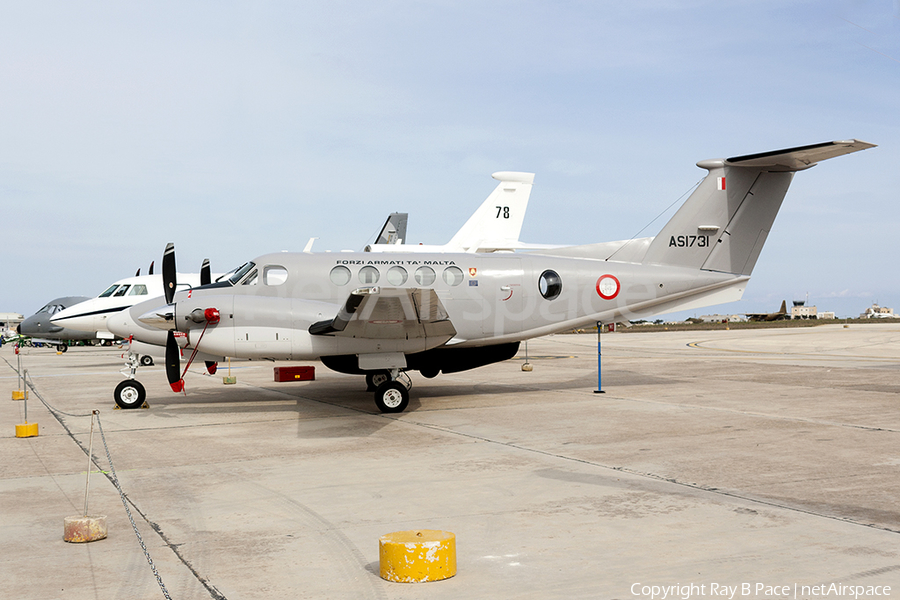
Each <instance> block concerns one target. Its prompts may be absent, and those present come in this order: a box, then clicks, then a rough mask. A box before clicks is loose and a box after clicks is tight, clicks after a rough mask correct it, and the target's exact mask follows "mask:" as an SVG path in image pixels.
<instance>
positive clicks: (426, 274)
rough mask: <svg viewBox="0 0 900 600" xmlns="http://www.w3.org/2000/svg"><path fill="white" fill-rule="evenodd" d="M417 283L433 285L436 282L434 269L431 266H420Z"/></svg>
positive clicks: (417, 270)
mask: <svg viewBox="0 0 900 600" xmlns="http://www.w3.org/2000/svg"><path fill="white" fill-rule="evenodd" d="M416 283H418V284H419V285H431V284H432V283H434V269H432V268H431V267H419V268H418V269H416Z"/></svg>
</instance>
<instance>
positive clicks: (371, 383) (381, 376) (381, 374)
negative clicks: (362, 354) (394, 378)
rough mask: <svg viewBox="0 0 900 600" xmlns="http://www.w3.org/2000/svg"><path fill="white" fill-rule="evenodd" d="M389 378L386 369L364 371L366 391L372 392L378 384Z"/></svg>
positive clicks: (389, 375)
mask: <svg viewBox="0 0 900 600" xmlns="http://www.w3.org/2000/svg"><path fill="white" fill-rule="evenodd" d="M390 380H391V374H390V373H388V372H387V371H375V372H373V373H366V391H367V392H374V391H375V390H377V389H378V386H379V385H381V384H382V383H384V382H386V381H390Z"/></svg>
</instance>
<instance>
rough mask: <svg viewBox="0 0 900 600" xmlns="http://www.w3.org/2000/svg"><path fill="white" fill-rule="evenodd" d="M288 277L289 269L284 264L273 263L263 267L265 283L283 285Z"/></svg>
mask: <svg viewBox="0 0 900 600" xmlns="http://www.w3.org/2000/svg"><path fill="white" fill-rule="evenodd" d="M287 277H288V272H287V269H285V268H284V267H282V266H278V265H271V266H268V267H266V268H265V269H263V283H265V284H266V285H281V284H282V283H284V282H285V281H287Z"/></svg>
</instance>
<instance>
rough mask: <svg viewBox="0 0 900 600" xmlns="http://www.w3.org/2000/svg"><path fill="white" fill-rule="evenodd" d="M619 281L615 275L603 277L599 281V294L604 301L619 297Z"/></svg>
mask: <svg viewBox="0 0 900 600" xmlns="http://www.w3.org/2000/svg"><path fill="white" fill-rule="evenodd" d="M620 287H621V285H620V284H619V280H618V279H616V277H615V276H614V275H601V276H600V279H598V280H597V293H598V294H600V297H601V298H603V299H604V300H612V299H613V298H615V297H616V296H618V295H619V288H620Z"/></svg>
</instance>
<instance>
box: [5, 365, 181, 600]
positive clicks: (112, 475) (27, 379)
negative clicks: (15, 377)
mask: <svg viewBox="0 0 900 600" xmlns="http://www.w3.org/2000/svg"><path fill="white" fill-rule="evenodd" d="M3 361H4V362H6V364H8V365H9V366H10V368H13V367H12V365H10V364H9V361H8V360H6V359H5V358H4V359H3ZM13 370H15V369H13ZM22 381H23V382H24V386H23V387H27V388H30V389H31V391H32V392H33V393H34V395H35V396H36V397H37V399H38V400H40V401H41V404H43V405H44V406H45V407H47V410H49V411H50V413H51V414H52V415H53V416H54V417H55V418H56V420H57V421H59V424H60V425H62V426H63V428H64V429H65V430H66V431H67V432H68V433H69V436H70V437H71V438H72V439H73V440H75V436H74V435H73V434H72V432H71V431H70V430H69V428H68V427H66V425H65V423H64V422H63V420H62V419H61V418H60V416H59V415H65V416H67V417H92V418H96V419H97V429H99V431H100V439H101V440H103V448H104V450H105V451H106V460H107V461H109V473H106V472H105V471H104V470H103V469H102V468H101V467H100V465H98V464H97V461H96V460H94V457H93V456H91V453H90V451H88V450H85V448H84V446H82V445H81V444H80V443H79V442H78V440H75V443H76V444H78V446H79V447H80V448H81V449H82V451H83V452H85V453H86V454H88V458H89V459H90V460H91V462H93V463H94V464H95V465H96V466H97V469H99V470H100V472H101V473H103V474H104V475H105V476H106V478H107V479H109V480H110V482H111V483H112V484H113V485H114V486H115V488H116V490H117V491H118V492H119V498H120V499H121V500H122V506H124V507H125V514H126V515H128V520H129V521H130V522H131V527H132V529H134V535H135V536H136V537H137V540H138V543H139V544H140V545H141V550H143V552H144V556H145V557H146V558H147V564H149V565H150V570H151V571H153V576H154V577H156V583H158V584H159V589H160V590H162V593H163V596H164V597H165V598H166V600H172V597H171V596H169V591H168V590H167V589H166V585H165V584H164V583H163V580H162V577H161V576H160V574H159V571H157V570H156V565H155V564H153V559H152V558H151V557H150V551H149V550H147V545H146V544H145V543H144V538H143V537H141V532H140V531H138V528H137V524H136V523H135V522H134V517H133V516H132V514H131V509H130V508H129V507H128V497H127V496H126V495H125V492H124V491H123V490H122V486H121V485H120V484H119V477H118V476H117V475H116V468H115V467H114V466H113V461H112V455H111V454H110V452H109V445H108V444H107V443H106V435H105V434H104V433H103V425H102V424H101V423H100V411H94V412H90V413H87V414H75V413H67V412H65V411H62V410H59V409H58V408H55V407H53V406H50V404H49V403H48V402H47V401H46V400H44V397H43V396H41V393H40V392H39V391H38V390H37V388H36V387H35V386H34V381H32V380H31V376H30V375H29V374H28V371H27V370H25V371H24V372H23V374H22ZM86 502H87V500H85V503H86Z"/></svg>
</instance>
